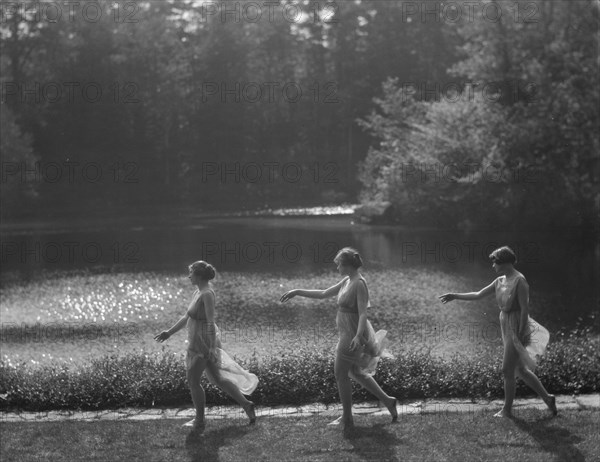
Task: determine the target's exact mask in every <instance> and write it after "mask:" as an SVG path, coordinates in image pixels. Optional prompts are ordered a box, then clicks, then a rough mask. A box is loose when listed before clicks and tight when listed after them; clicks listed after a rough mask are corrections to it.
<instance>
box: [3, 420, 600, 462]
mask: <svg viewBox="0 0 600 462" xmlns="http://www.w3.org/2000/svg"><path fill="white" fill-rule="evenodd" d="M333 417H334V416H331V415H327V416H324V415H322V416H316V417H287V418H273V417H271V418H262V419H260V418H259V420H258V422H257V424H256V425H255V426H252V427H251V426H248V425H246V424H245V421H240V420H237V419H223V420H211V421H208V425H207V429H206V430H205V432H204V434H203V435H199V434H197V433H191V432H190V431H189V429H187V428H182V427H181V425H182V423H184V422H185V421H184V420H150V421H98V422H77V421H58V422H39V423H32V422H31V423H2V424H0V429H1V433H2V441H1V443H0V448H1V452H2V460H3V461H5V462H8V461H20V462H21V461H33V460H52V461H57V462H60V461H65V462H66V461H69V462H70V461H74V460H88V461H109V460H110V461H120V460H127V461H130V460H134V461H135V460H143V461H165V460H169V461H213V460H219V461H225V462H227V461H236V462H237V461H246V460H260V461H271V460H272V461H291V460H293V461H336V462H337V461H342V460H346V461H367V460H376V461H381V460H397V461H400V460H402V461H460V462H463V461H472V460H485V461H502V462H504V461H506V460H519V461H536V462H537V461H540V460H543V461H567V460H569V461H583V460H598V457H600V438H599V437H598V434H599V432H598V430H599V422H600V421H599V418H600V414H599V413H598V412H597V411H590V410H567V411H562V412H561V413H560V415H559V416H558V417H557V418H551V417H549V416H548V413H547V412H545V411H539V410H536V409H531V410H523V411H521V412H519V413H518V414H517V416H516V418H515V419H514V420H507V419H495V418H493V417H492V416H491V414H490V413H487V412H486V413H471V414H428V415H414V416H413V415H409V416H402V417H400V419H399V421H398V423H395V424H391V423H389V421H388V418H387V417H382V416H366V415H357V416H355V424H356V426H357V431H356V434H355V435H353V436H352V437H350V438H348V439H344V438H343V437H342V434H341V431H340V428H339V427H331V426H327V423H328V422H330V421H331V420H333Z"/></svg>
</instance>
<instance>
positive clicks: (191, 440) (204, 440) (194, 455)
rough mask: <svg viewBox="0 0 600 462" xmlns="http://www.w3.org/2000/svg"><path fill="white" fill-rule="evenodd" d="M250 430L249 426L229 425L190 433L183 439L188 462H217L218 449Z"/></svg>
mask: <svg viewBox="0 0 600 462" xmlns="http://www.w3.org/2000/svg"><path fill="white" fill-rule="evenodd" d="M250 428H251V427H250V426H246V427H240V426H239V425H230V426H228V427H224V428H219V429H216V430H214V431H210V430H208V429H207V430H205V431H204V433H199V432H197V431H194V430H193V431H191V432H190V433H189V434H188V436H187V437H186V439H185V447H186V449H187V451H188V454H189V456H190V461H192V462H200V461H209V460H210V461H213V460H219V448H221V447H223V446H225V445H228V444H230V443H231V441H232V440H235V439H239V438H242V437H243V436H244V435H245V434H246V433H248V431H249V430H250Z"/></svg>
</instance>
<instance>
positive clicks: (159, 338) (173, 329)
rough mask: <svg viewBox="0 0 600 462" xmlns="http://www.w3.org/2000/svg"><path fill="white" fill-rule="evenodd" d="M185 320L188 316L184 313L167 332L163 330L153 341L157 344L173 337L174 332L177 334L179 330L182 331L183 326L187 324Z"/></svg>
mask: <svg viewBox="0 0 600 462" xmlns="http://www.w3.org/2000/svg"><path fill="white" fill-rule="evenodd" d="M187 319H188V314H187V313H186V314H184V315H183V316H182V317H181V318H180V319H179V321H177V322H176V323H175V324H174V325H173V327H171V328H170V329H169V330H164V331H162V332H161V333H160V334H158V335H157V336H155V337H154V340H156V341H157V342H164V341H165V340H167V339H168V338H169V337H170V336H171V335H173V334H175V333H176V332H179V331H180V330H181V329H183V326H185V325H186V323H187Z"/></svg>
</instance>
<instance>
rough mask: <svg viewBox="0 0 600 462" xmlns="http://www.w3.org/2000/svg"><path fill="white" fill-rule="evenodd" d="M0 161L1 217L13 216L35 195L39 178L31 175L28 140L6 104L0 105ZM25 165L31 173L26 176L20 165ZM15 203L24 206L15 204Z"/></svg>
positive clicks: (30, 155) (34, 159)
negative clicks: (0, 167) (0, 166)
mask: <svg viewBox="0 0 600 462" xmlns="http://www.w3.org/2000/svg"><path fill="white" fill-rule="evenodd" d="M0 132H1V133H2V137H0V162H1V163H2V182H1V183H0V193H1V194H2V201H3V206H2V216H4V215H8V214H11V213H15V212H16V211H17V210H18V209H19V207H23V205H25V204H26V203H27V200H29V202H31V200H32V199H34V198H35V197H36V196H37V189H38V184H39V182H40V181H39V178H36V176H35V169H34V166H35V162H36V161H37V160H38V159H37V157H36V156H35V155H34V153H33V148H32V138H31V135H30V134H28V133H23V132H22V131H21V129H20V128H19V125H18V124H17V122H16V121H15V117H14V114H13V113H12V111H11V110H10V109H9V108H8V106H7V105H6V104H0ZM23 164H27V165H28V166H29V167H30V168H31V171H30V172H29V173H26V172H24V171H23V169H22V168H21V166H22V165H23ZM18 200H23V201H25V203H21V204H18V203H17V201H18Z"/></svg>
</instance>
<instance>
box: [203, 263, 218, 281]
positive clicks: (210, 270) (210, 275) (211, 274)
mask: <svg viewBox="0 0 600 462" xmlns="http://www.w3.org/2000/svg"><path fill="white" fill-rule="evenodd" d="M205 274H206V279H208V280H209V281H210V280H211V279H214V278H215V276H216V274H217V272H216V271H215V267H214V266H213V265H211V264H210V263H207V265H206V273H205Z"/></svg>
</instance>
